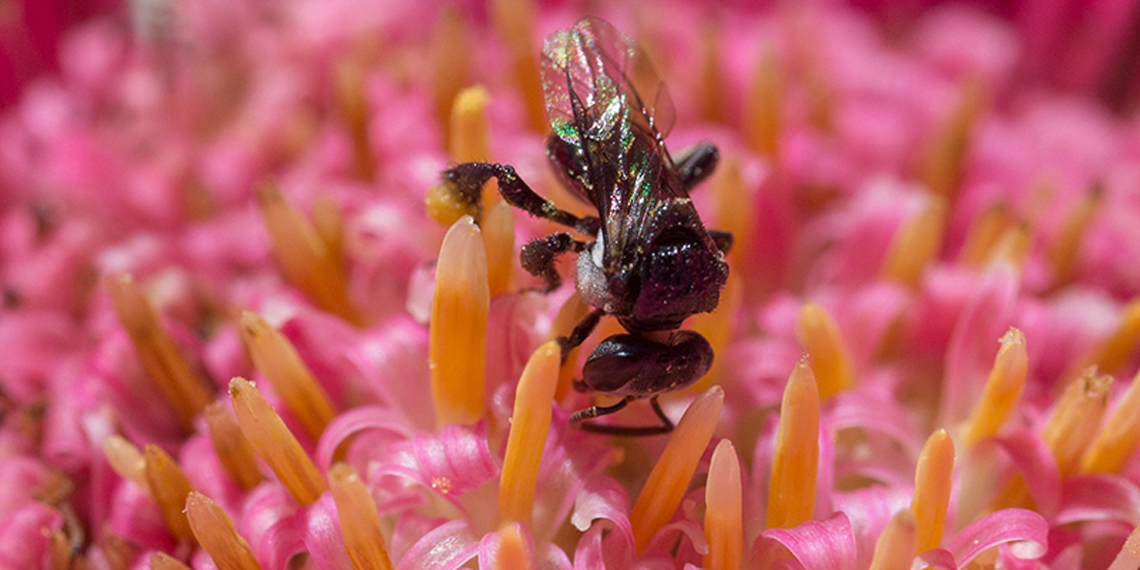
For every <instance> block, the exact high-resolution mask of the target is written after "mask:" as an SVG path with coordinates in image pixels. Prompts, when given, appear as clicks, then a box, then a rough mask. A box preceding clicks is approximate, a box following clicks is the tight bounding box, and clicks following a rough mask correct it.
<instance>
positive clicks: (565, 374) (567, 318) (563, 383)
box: [547, 292, 590, 403]
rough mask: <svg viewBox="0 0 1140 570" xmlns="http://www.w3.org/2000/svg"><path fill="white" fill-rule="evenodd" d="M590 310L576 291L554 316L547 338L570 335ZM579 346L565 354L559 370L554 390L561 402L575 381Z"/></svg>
mask: <svg viewBox="0 0 1140 570" xmlns="http://www.w3.org/2000/svg"><path fill="white" fill-rule="evenodd" d="M589 312H590V306H589V305H587V304H586V302H585V301H583V300H582V297H581V295H578V293H577V292H574V293H573V294H571V295H570V298H569V299H566V302H565V303H563V305H562V307H561V308H560V309H558V314H557V315H555V316H554V322H553V323H551V325H550V337H549V338H548V339H547V340H557V339H558V338H559V337H564V336H570V333H571V332H573V331H574V327H575V326H577V325H578V323H580V322H582V319H583V318H584V317H585V316H586V313H589ZM578 348H579V347H577V346H575V347H574V348H572V349H570V350H569V352H567V353H566V354H565V355H563V362H562V367H561V368H560V369H559V371H558V387H557V388H555V390H554V399H555V400H557V401H558V402H559V403H564V400H565V398H566V395H567V394H569V393H570V387H571V386H572V385H573V383H574V374H575V373H576V372H577V366H578Z"/></svg>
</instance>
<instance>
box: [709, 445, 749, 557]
mask: <svg viewBox="0 0 1140 570" xmlns="http://www.w3.org/2000/svg"><path fill="white" fill-rule="evenodd" d="M743 492H744V491H743V487H742V483H741V479H740V462H739V460H738V459H737V457H736V449H735V448H734V447H733V446H732V442H730V441H729V440H727V439H722V440H720V443H718V444H717V445H716V449H714V450H713V454H712V461H711V462H710V464H709V477H708V482H707V483H706V484H705V540H706V541H708V543H709V553H708V554H706V555H705V557H704V563H703V566H704V567H705V568H708V569H709V570H739V569H740V563H741V561H742V560H743V559H744V554H743V553H744V522H743V521H744V519H743V516H744V515H743V511H742V505H743V498H742V495H743Z"/></svg>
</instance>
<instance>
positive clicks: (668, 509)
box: [629, 386, 724, 554]
mask: <svg viewBox="0 0 1140 570" xmlns="http://www.w3.org/2000/svg"><path fill="white" fill-rule="evenodd" d="M723 405H724V390H722V389H721V387H720V386H713V387H712V388H709V389H708V390H705V392H704V393H702V394H701V395H700V396H698V397H697V399H696V400H694V401H693V403H692V404H690V405H689V409H688V410H685V415H684V416H682V417H681V421H680V422H677V427H676V428H675V429H674V430H673V433H672V435H671V436H670V437H669V443H667V444H666V445H665V450H664V451H663V452H662V453H661V457H660V458H659V459H658V460H657V464H656V465H654V466H653V471H651V472H650V473H649V478H648V479H646V481H645V486H644V487H642V489H641V493H640V494H639V495H638V496H637V502H636V503H634V505H633V509H632V510H631V511H630V515H629V523H630V525H631V526H632V527H633V540H634V545H635V546H636V549H637V552H638V553H639V554H640V553H641V552H643V551H644V550H645V547H646V545H648V544H649V540H650V539H651V538H653V535H655V534H657V531H659V530H661V527H663V526H665V525H666V524H668V523H669V521H671V520H672V519H673V513H674V512H675V511H676V510H677V506H678V505H680V504H681V499H682V498H684V496H685V491H686V490H687V489H688V487H689V482H690V481H691V480H692V478H693V472H694V471H695V470H696V468H697V463H699V462H700V460H701V456H702V455H704V453H705V449H706V448H708V445H709V440H711V439H712V434H713V431H714V430H715V429H716V426H717V422H719V421H720V410H721V407H723Z"/></svg>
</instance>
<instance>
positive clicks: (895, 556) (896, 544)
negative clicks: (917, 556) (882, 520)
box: [870, 509, 916, 570]
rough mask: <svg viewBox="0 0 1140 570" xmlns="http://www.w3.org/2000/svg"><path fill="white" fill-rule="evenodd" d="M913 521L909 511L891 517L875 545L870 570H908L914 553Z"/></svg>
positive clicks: (905, 510) (914, 532)
mask: <svg viewBox="0 0 1140 570" xmlns="http://www.w3.org/2000/svg"><path fill="white" fill-rule="evenodd" d="M915 534H916V531H915V521H914V514H913V513H911V512H910V510H909V509H903V510H901V511H899V512H897V513H895V516H893V517H891V522H889V523H887V528H884V529H883V533H882V534H880V535H879V540H878V541H877V542H876V543H875V554H874V555H873V558H872V559H871V568H870V570H908V569H909V568H910V567H911V561H912V560H914V552H915V544H916V543H915Z"/></svg>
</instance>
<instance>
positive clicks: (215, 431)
mask: <svg viewBox="0 0 1140 570" xmlns="http://www.w3.org/2000/svg"><path fill="white" fill-rule="evenodd" d="M206 427H207V428H208V429H209V431H210V443H212V444H213V446H214V452H215V453H216V454H217V455H218V460H219V461H221V463H222V467H223V468H224V469H225V470H226V472H227V473H229V474H230V477H233V479H234V481H235V482H237V484H238V486H239V487H241V488H242V489H243V490H246V491H248V490H250V489H253V488H254V487H256V486H257V484H258V483H260V482H261V469H259V468H258V466H257V456H256V454H255V453H254V451H253V448H252V447H250V446H249V442H247V441H246V440H245V436H243V435H242V434H241V427H239V426H238V424H237V420H236V419H234V416H233V415H232V414H230V411H229V410H228V409H226V406H225V404H223V403H222V402H214V403H213V404H210V405H209V406H206Z"/></svg>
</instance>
